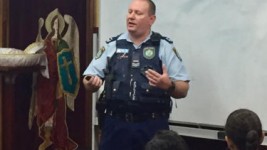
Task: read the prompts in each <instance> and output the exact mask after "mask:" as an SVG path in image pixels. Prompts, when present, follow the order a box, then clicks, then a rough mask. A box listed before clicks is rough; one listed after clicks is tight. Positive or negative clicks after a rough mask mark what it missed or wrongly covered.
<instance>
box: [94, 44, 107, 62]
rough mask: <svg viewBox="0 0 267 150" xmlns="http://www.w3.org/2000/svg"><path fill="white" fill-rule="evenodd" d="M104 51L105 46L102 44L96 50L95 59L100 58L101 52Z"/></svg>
mask: <svg viewBox="0 0 267 150" xmlns="http://www.w3.org/2000/svg"><path fill="white" fill-rule="evenodd" d="M104 51H105V47H104V46H103V47H101V48H100V49H99V50H98V52H97V54H96V56H95V59H98V58H100V57H101V56H102V54H103V53H104Z"/></svg>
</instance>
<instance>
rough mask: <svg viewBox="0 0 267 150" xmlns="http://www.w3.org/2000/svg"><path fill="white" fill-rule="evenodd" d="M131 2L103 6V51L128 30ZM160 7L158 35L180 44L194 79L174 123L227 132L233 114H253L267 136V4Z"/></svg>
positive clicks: (223, 0) (181, 2) (258, 0)
mask: <svg viewBox="0 0 267 150" xmlns="http://www.w3.org/2000/svg"><path fill="white" fill-rule="evenodd" d="M129 2H130V0H101V2H100V27H99V30H100V42H99V43H100V46H102V45H103V44H104V43H105V41H106V40H108V39H109V38H110V37H113V36H115V35H118V34H120V33H122V32H124V31H125V30H126V20H125V18H126V14H127V9H128V4H129ZM154 2H155V4H156V5H157V12H156V16H157V19H156V22H155V24H154V25H153V28H152V30H153V31H157V32H159V33H161V34H162V35H164V36H167V37H169V38H170V39H172V40H173V41H174V45H175V47H176V49H177V50H178V52H179V54H180V55H181V57H182V58H183V61H184V64H185V66H186V68H187V71H188V73H189V75H190V79H191V81H190V90H189V93H188V96H187V97H186V98H184V99H178V100H173V101H174V103H173V111H172V114H171V117H170V120H171V121H179V122H189V123H197V124H208V125H218V126H223V125H224V124H225V121H226V118H227V116H228V114H229V113H230V112H232V111H233V110H235V109H238V108H249V109H251V110H253V111H255V112H256V113H257V114H258V115H259V116H260V118H261V120H262V123H263V128H264V129H265V130H267V1H266V0H220V1H219V0H154ZM178 88H179V87H178ZM176 105H177V107H176Z"/></svg>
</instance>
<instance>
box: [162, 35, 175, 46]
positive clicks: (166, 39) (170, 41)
mask: <svg viewBox="0 0 267 150" xmlns="http://www.w3.org/2000/svg"><path fill="white" fill-rule="evenodd" d="M161 39H163V40H165V41H167V42H168V43H170V44H172V43H173V41H172V40H171V39H170V38H168V37H165V36H162V37H161Z"/></svg>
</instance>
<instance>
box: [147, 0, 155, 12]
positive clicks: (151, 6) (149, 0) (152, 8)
mask: <svg viewBox="0 0 267 150" xmlns="http://www.w3.org/2000/svg"><path fill="white" fill-rule="evenodd" d="M147 2H148V4H149V13H150V15H155V14H156V5H155V3H154V2H153V1H152V0H147Z"/></svg>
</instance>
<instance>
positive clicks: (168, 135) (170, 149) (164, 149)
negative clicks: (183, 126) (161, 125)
mask: <svg viewBox="0 0 267 150" xmlns="http://www.w3.org/2000/svg"><path fill="white" fill-rule="evenodd" d="M145 150H188V147H187V145H186V142H185V141H184V139H183V138H182V137H181V136H180V135H179V134H178V133H176V132H174V131H171V130H160V131H158V132H157V133H156V134H155V135H154V137H153V138H152V139H151V140H150V141H149V142H148V143H147V144H146V147H145Z"/></svg>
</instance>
